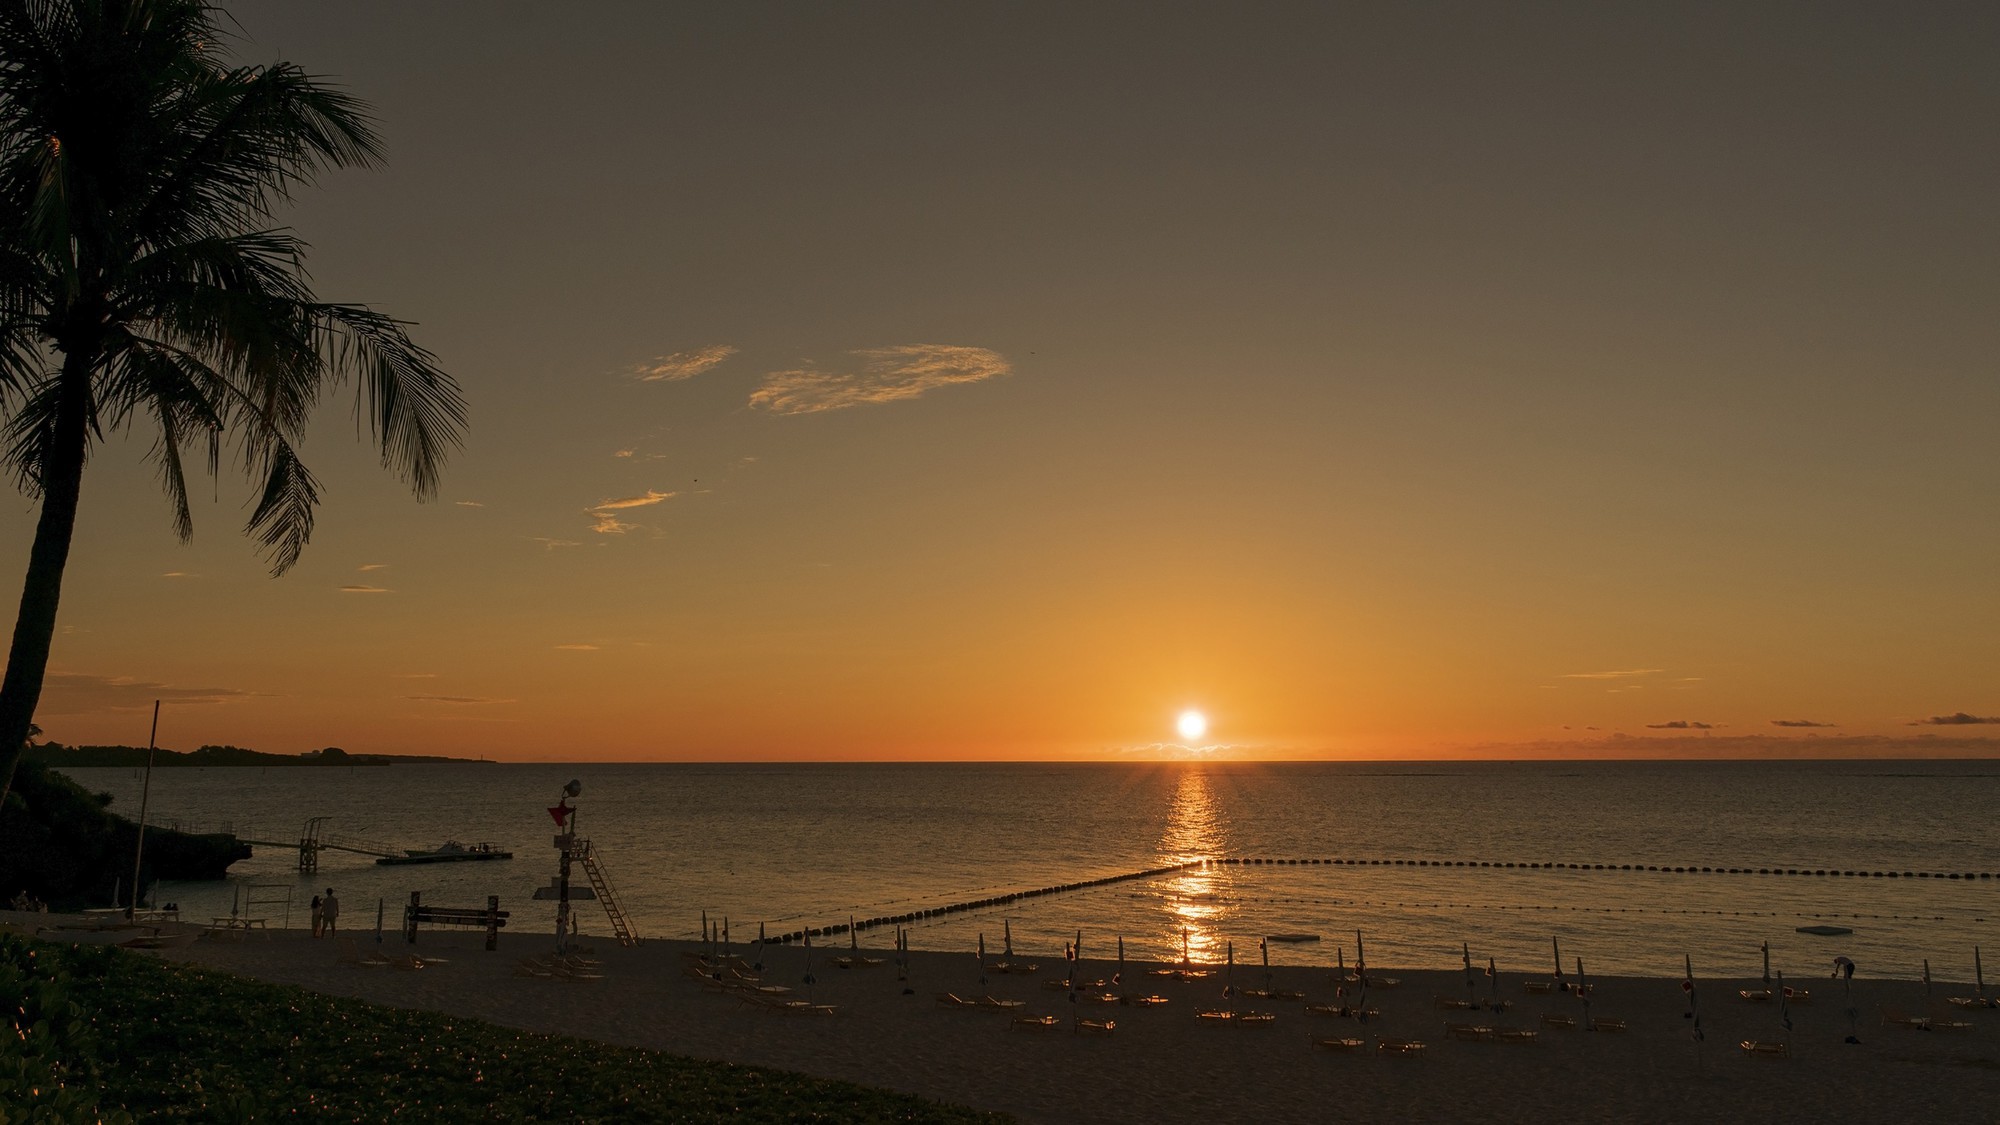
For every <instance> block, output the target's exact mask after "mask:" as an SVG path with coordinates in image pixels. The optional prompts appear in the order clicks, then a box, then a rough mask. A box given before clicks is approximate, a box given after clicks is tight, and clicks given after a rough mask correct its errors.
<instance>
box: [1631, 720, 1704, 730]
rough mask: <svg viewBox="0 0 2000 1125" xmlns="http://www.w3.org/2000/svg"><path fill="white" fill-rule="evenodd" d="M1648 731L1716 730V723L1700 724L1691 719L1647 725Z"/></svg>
mask: <svg viewBox="0 0 2000 1125" xmlns="http://www.w3.org/2000/svg"><path fill="white" fill-rule="evenodd" d="M1646 729H1647V730H1714V729H1715V724H1714V723H1698V722H1694V721H1692V720H1689V719H1675V720H1673V721H1672V722H1667V723H1647V724H1646Z"/></svg>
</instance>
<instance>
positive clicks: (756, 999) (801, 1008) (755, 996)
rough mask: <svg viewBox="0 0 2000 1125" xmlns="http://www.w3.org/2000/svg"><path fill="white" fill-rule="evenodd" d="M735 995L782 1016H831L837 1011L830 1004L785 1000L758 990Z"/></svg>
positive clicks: (754, 1005) (747, 1002) (759, 1007)
mask: <svg viewBox="0 0 2000 1125" xmlns="http://www.w3.org/2000/svg"><path fill="white" fill-rule="evenodd" d="M736 997H737V999H739V1000H742V1001H743V1002H744V1003H746V1004H748V1005H750V1006H751V1007H753V1008H758V1009H761V1010H763V1011H766V1012H776V1013H778V1014H779V1015H783V1016H831V1015H834V1014H836V1013H837V1012H838V1011H839V1009H837V1008H835V1007H834V1006H833V1005H832V1004H815V1003H813V1002H812V1001H810V1000H786V999H784V998H783V997H778V996H766V995H764V994H763V993H760V992H739V993H737V994H736Z"/></svg>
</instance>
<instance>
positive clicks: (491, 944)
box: [486, 895, 500, 953]
mask: <svg viewBox="0 0 2000 1125" xmlns="http://www.w3.org/2000/svg"><path fill="white" fill-rule="evenodd" d="M498 948H500V896H499V895H487V896H486V950H487V952H489V953H490V952H492V951H493V950H495V949H498Z"/></svg>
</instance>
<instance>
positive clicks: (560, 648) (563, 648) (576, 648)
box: [556, 645, 598, 652]
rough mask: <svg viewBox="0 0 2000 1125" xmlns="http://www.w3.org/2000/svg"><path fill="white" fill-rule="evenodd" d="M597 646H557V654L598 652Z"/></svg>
mask: <svg viewBox="0 0 2000 1125" xmlns="http://www.w3.org/2000/svg"><path fill="white" fill-rule="evenodd" d="M597 649H598V646H596V645H557V646H556V651H557V652H596V651H597Z"/></svg>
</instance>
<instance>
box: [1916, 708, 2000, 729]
mask: <svg viewBox="0 0 2000 1125" xmlns="http://www.w3.org/2000/svg"><path fill="white" fill-rule="evenodd" d="M1986 723H2000V715H1969V714H1967V713H1965V712H1964V711H1955V712H1953V713H1951V714H1949V715H1932V716H1931V717H1930V718H1928V719H1918V720H1917V721H1916V722H1913V723H1910V724H1908V725H1909V726H1913V727H1970V726H1979V725H1982V724H1986Z"/></svg>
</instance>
